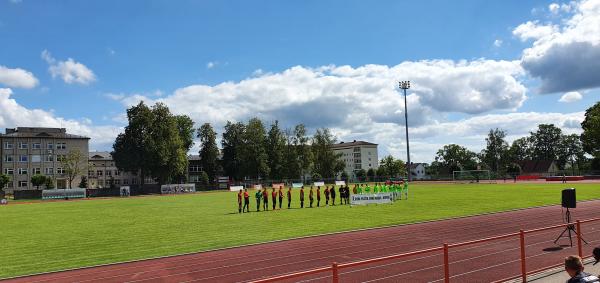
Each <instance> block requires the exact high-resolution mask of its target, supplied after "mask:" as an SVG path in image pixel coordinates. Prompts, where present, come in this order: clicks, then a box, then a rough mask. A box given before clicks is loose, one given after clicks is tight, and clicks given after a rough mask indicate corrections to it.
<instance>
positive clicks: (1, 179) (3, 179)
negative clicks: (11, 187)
mask: <svg viewBox="0 0 600 283" xmlns="http://www.w3.org/2000/svg"><path fill="white" fill-rule="evenodd" d="M8 182H10V177H8V176H7V175H4V174H0V190H1V189H3V188H4V186H6V184H8Z"/></svg>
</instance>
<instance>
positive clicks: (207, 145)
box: [198, 123, 219, 183]
mask: <svg viewBox="0 0 600 283" xmlns="http://www.w3.org/2000/svg"><path fill="white" fill-rule="evenodd" d="M198 138H200V165H201V166H202V170H203V172H204V173H205V174H206V175H207V176H208V179H209V180H212V181H211V183H212V182H213V181H214V180H215V178H216V176H217V171H218V170H219V164H218V162H217V159H218V156H219V148H218V147H217V141H216V140H217V133H216V132H215V131H214V130H213V127H212V126H211V125H210V124H209V123H204V124H203V125H202V126H201V127H200V128H199V129H198Z"/></svg>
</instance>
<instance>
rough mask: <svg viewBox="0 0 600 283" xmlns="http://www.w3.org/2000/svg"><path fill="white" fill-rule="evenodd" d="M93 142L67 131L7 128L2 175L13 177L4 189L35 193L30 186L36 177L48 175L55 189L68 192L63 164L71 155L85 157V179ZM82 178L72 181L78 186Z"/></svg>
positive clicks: (0, 149)
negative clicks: (63, 160)
mask: <svg viewBox="0 0 600 283" xmlns="http://www.w3.org/2000/svg"><path fill="white" fill-rule="evenodd" d="M89 140H90V138H88V137H84V136H79V135H73V134H68V133H67V131H66V129H65V128H37V127H17V128H7V129H6V132H5V133H4V134H0V145H1V146H0V172H2V173H3V174H5V175H8V176H9V177H10V182H9V183H8V185H7V186H6V187H5V188H4V190H5V191H6V192H9V193H10V192H13V191H14V190H32V189H36V188H35V187H34V186H33V185H32V184H31V177H32V176H33V175H46V176H49V177H51V178H52V179H53V182H54V185H55V187H56V188H67V186H68V179H67V176H66V175H65V170H64V168H63V166H62V165H61V162H60V160H61V159H62V158H64V157H65V156H66V155H67V154H68V153H69V152H70V151H74V150H76V151H79V152H81V153H82V155H81V156H82V159H81V161H80V162H81V168H84V169H82V175H84V174H85V167H86V165H87V154H86V153H87V152H88V148H89ZM80 181H81V176H77V177H76V178H75V180H73V186H77V185H78V184H79V182H80Z"/></svg>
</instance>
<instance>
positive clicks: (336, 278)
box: [331, 262, 340, 283]
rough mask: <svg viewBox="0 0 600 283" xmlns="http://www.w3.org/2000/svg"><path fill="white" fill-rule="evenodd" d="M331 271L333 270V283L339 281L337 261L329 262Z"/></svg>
mask: <svg viewBox="0 0 600 283" xmlns="http://www.w3.org/2000/svg"><path fill="white" fill-rule="evenodd" d="M331 272H333V276H332V281H333V283H338V282H340V275H339V273H338V264H337V262H333V263H332V264H331Z"/></svg>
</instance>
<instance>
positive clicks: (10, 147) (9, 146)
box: [4, 142, 13, 149]
mask: <svg viewBox="0 0 600 283" xmlns="http://www.w3.org/2000/svg"><path fill="white" fill-rule="evenodd" d="M4 149H13V143H11V142H5V143H4Z"/></svg>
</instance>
